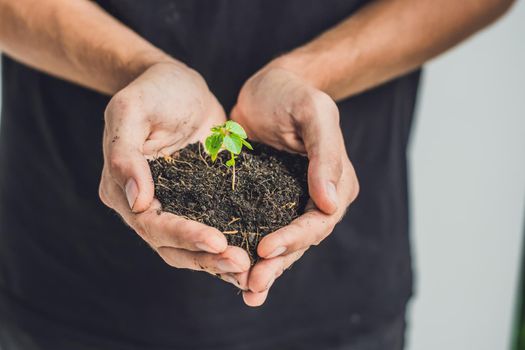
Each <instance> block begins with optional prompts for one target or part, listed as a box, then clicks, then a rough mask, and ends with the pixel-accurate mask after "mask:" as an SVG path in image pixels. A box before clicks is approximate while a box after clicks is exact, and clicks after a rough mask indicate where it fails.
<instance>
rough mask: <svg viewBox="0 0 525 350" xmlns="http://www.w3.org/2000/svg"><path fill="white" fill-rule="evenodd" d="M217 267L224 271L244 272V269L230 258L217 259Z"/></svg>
mask: <svg viewBox="0 0 525 350" xmlns="http://www.w3.org/2000/svg"><path fill="white" fill-rule="evenodd" d="M217 268H218V269H219V270H221V271H224V272H242V269H240V268H239V267H238V266H237V265H235V264H234V263H233V262H232V261H231V260H230V259H221V260H219V261H217Z"/></svg>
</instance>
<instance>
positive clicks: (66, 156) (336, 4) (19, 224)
mask: <svg viewBox="0 0 525 350" xmlns="http://www.w3.org/2000/svg"><path fill="white" fill-rule="evenodd" d="M97 2H98V3H99V4H100V5H101V6H102V7H104V8H105V9H106V10H107V11H108V12H109V13H110V14H112V15H113V16H115V17H116V18H118V19H119V20H121V21H122V22H123V23H125V24H126V25H128V26H129V27H131V28H132V29H134V30H135V31H137V32H138V33H139V34H140V35H142V36H143V37H145V38H146V39H147V40H149V41H151V42H152V43H153V44H155V45H156V46H158V47H160V48H162V49H163V50H165V51H166V52H168V53H169V54H171V55H173V56H174V57H176V58H178V59H180V60H182V61H184V62H186V63H187V64H189V65H190V66H192V67H193V68H195V69H196V70H197V71H199V72H200V73H201V74H202V75H203V76H204V78H205V79H206V81H207V82H208V84H209V86H210V88H211V90H212V91H213V92H214V93H215V94H216V96H217V97H218V99H219V100H220V102H221V103H222V104H223V106H224V107H225V109H226V110H229V109H230V108H231V107H232V105H233V104H234V102H235V99H236V96H237V93H238V91H239V89H240V87H241V86H242V83H243V82H244V81H245V80H246V79H247V78H248V77H250V75H252V74H253V73H254V72H256V71H257V70H258V69H259V68H260V67H262V66H263V65H264V64H265V63H267V62H268V61H269V60H271V59H272V58H274V57H275V56H277V55H279V54H281V53H284V52H286V51H288V50H290V49H292V48H294V47H297V46H299V45H301V44H303V43H305V42H307V41H309V40H311V39H312V38H314V37H315V36H316V35H318V34H319V33H321V32H322V31H324V30H326V29H328V28H330V27H331V26H333V25H335V24H336V23H338V22H339V21H341V20H343V19H344V18H347V17H348V16H350V15H351V14H352V13H354V12H355V11H356V10H358V9H359V7H360V6H362V5H363V4H364V3H365V2H366V1H359V0H353V1H352V0H350V1H349V0H324V1H314V0H251V1H246V0H209V1H204V0H202V1H193V0H187V1H184V0H178V1H169V0H156V1H145V0H143V1H136V0H99V1H97ZM123 44H124V45H125V44H126V43H123ZM418 81H419V72H415V73H412V74H409V75H407V76H404V77H401V78H399V79H396V80H394V81H391V82H389V83H387V84H384V85H382V86H380V87H378V88H375V89H373V90H371V91H368V92H366V93H363V94H360V95H359V96H355V97H352V98H350V99H347V100H345V101H343V102H341V103H339V108H340V112H341V127H342V129H343V132H344V136H345V139H346V147H347V149H348V152H349V155H350V157H351V160H352V161H353V164H354V166H355V168H356V171H357V175H358V177H359V179H360V184H361V193H360V196H359V198H358V199H357V201H356V202H355V203H354V204H353V205H352V206H351V207H350V209H349V211H348V214H347V215H346V217H345V218H344V219H343V221H342V222H341V223H340V224H339V225H338V226H337V227H336V229H335V230H334V232H333V233H332V235H331V236H330V237H329V238H328V239H326V240H325V241H324V242H323V243H322V244H321V245H320V246H318V247H315V248H312V249H310V250H309V251H308V252H307V254H305V255H304V256H303V258H302V259H301V260H300V261H298V262H297V263H296V264H295V265H294V266H293V268H292V269H291V270H289V271H286V273H285V274H284V275H283V276H282V277H281V278H280V279H279V280H278V281H277V283H275V285H274V287H273V288H272V291H271V293H270V296H269V298H268V300H267V302H266V304H265V305H264V306H262V307H260V308H256V309H252V308H249V307H247V306H245V305H244V304H243V302H242V298H241V296H240V295H239V294H238V293H237V291H236V290H235V289H234V287H233V286H231V285H228V284H226V283H224V282H222V281H220V280H219V279H215V278H213V277H211V276H210V275H208V274H205V273H198V272H191V271H187V270H177V269H173V268H171V267H169V266H167V265H166V264H165V263H164V262H163V261H162V260H161V259H160V258H159V257H158V256H156V254H155V253H154V252H153V251H152V250H151V249H149V247H148V246H147V245H146V244H145V243H144V242H143V241H142V240H141V239H140V238H139V237H138V236H137V235H136V234H135V233H134V232H133V231H132V230H130V229H129V228H128V227H127V226H125V225H124V224H123V223H122V221H121V219H120V218H119V217H118V216H117V215H116V214H115V213H114V212H112V211H111V210H109V209H108V208H106V207H105V206H104V205H103V204H102V203H101V202H100V200H99V198H98V183H99V179H100V174H101V169H102V161H103V160H102V149H101V140H102V130H103V111H104V108H105V106H106V104H107V103H108V100H109V98H108V97H107V96H102V95H99V94H97V93H95V92H92V91H90V90H87V89H84V88H82V87H79V86H76V85H73V84H70V83H68V82H65V81H62V80H60V79H56V78H53V77H51V76H49V75H46V74H44V73H41V72H38V71H36V70H33V69H30V68H28V67H26V66H24V65H22V64H19V63H17V62H15V61H13V60H11V59H9V58H7V57H3V109H2V125H1V136H0V320H1V321H0V322H2V324H3V325H4V326H7V325H9V326H10V327H15V326H16V327H18V328H19V329H22V330H25V331H26V332H28V333H30V334H32V336H33V337H34V339H36V340H35V341H37V340H38V341H40V342H41V343H42V344H49V346H48V347H47V348H49V349H54V350H61V349H83V348H84V347H85V348H87V349H91V348H92V349H146V348H147V349H179V348H180V349H194V348H199V349H230V350H234V349H292V348H293V347H292V346H291V345H289V344H292V343H293V344H295V346H296V347H297V348H298V349H307V348H309V347H308V344H315V343H317V341H318V340H319V339H326V340H327V341H328V339H331V340H332V341H334V342H337V341H344V339H348V338H351V337H353V336H355V335H356V334H362V333H364V332H368V331H371V330H373V329H375V328H377V327H379V326H380V325H382V324H384V323H386V322H389V321H390V320H392V319H394V318H395V317H396V316H397V315H399V314H400V313H402V312H404V307H405V304H406V302H407V300H408V298H409V297H410V295H411V290H412V289H411V288H412V274H411V265H410V249H409V240H408V205H407V184H406V178H407V174H406V146H407V140H408V137H409V131H410V124H411V119H412V115H413V110H414V103H415V98H416V93H417V87H418ZM0 327H1V325H0ZM81 344H83V345H84V347H82V346H81ZM283 344H288V345H286V346H284V345H283ZM312 346H313V345H312ZM316 348H319V347H318V346H316Z"/></svg>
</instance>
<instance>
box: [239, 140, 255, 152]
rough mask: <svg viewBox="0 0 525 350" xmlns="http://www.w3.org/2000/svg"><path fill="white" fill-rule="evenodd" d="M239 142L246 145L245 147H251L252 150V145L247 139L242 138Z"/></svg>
mask: <svg viewBox="0 0 525 350" xmlns="http://www.w3.org/2000/svg"><path fill="white" fill-rule="evenodd" d="M241 142H242V144H243V145H245V146H246V148H248V149H251V150H252V151H253V147H252V145H250V143H249V142H248V141H246V140H244V139H241Z"/></svg>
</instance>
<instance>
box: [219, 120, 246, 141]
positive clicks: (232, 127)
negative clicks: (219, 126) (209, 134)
mask: <svg viewBox="0 0 525 350" xmlns="http://www.w3.org/2000/svg"><path fill="white" fill-rule="evenodd" d="M224 127H225V128H226V130H228V131H229V132H231V133H232V134H235V135H237V136H239V137H240V138H242V139H245V138H247V137H248V135H246V131H244V129H243V128H242V126H241V125H240V124H239V123H236V122H234V121H233V120H228V121H227V122H226V124H224Z"/></svg>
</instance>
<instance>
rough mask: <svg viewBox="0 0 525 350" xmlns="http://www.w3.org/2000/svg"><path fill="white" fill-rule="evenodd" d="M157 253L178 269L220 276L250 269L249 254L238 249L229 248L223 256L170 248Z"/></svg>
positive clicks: (161, 248)
mask: <svg viewBox="0 0 525 350" xmlns="http://www.w3.org/2000/svg"><path fill="white" fill-rule="evenodd" d="M157 252H158V253H159V255H160V256H161V257H162V259H163V260H164V261H165V262H166V263H167V264H168V265H170V266H172V267H175V268H178V269H190V270H196V271H206V272H209V273H212V274H220V273H240V272H245V271H248V269H249V268H250V258H249V257H248V254H247V253H246V252H245V251H244V250H242V249H241V248H238V247H228V248H227V249H226V250H225V251H224V252H223V253H221V254H210V253H203V252H190V251H188V250H184V249H178V248H170V247H160V248H159V249H157Z"/></svg>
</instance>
